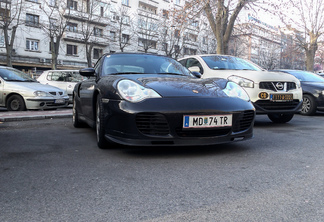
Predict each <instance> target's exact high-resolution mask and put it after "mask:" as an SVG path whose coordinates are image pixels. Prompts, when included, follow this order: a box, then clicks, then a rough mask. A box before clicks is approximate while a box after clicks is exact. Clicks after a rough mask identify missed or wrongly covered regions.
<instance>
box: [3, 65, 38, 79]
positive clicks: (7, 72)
mask: <svg viewBox="0 0 324 222" xmlns="http://www.w3.org/2000/svg"><path fill="white" fill-rule="evenodd" d="M0 76H1V78H2V79H4V80H6V81H17V82H36V80H34V79H33V78H32V77H30V76H29V75H28V74H26V73H24V72H22V71H20V70H17V69H10V68H8V69H0Z"/></svg>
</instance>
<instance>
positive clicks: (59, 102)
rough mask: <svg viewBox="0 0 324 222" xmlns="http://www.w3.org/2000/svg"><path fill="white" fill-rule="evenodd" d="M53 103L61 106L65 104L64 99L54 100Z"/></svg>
mask: <svg viewBox="0 0 324 222" xmlns="http://www.w3.org/2000/svg"><path fill="white" fill-rule="evenodd" d="M55 103H58V104H62V103H65V101H64V99H56V100H55Z"/></svg>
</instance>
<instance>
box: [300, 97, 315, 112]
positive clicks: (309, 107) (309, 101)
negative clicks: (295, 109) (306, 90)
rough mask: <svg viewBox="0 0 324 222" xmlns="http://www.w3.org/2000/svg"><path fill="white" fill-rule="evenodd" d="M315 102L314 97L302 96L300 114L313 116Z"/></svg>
mask: <svg viewBox="0 0 324 222" xmlns="http://www.w3.org/2000/svg"><path fill="white" fill-rule="evenodd" d="M316 109H317V107H316V102H315V99H314V97H312V96H310V95H304V97H303V106H302V109H301V111H300V114H302V115H305V116H311V115H314V114H315V112H316Z"/></svg>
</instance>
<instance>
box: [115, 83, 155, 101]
mask: <svg viewBox="0 0 324 222" xmlns="http://www.w3.org/2000/svg"><path fill="white" fill-rule="evenodd" d="M117 89H118V92H119V94H120V95H121V97H122V98H123V99H125V100H127V101H130V102H140V101H142V100H144V99H148V98H161V96H160V95H159V94H158V93H157V92H155V91H154V90H152V89H148V88H145V87H143V86H141V85H139V84H137V83H135V82H133V81H131V80H127V79H124V80H121V81H119V82H118V84H117Z"/></svg>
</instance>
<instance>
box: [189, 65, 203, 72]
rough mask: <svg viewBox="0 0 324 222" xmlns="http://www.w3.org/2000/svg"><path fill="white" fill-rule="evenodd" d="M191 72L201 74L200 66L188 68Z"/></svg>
mask: <svg viewBox="0 0 324 222" xmlns="http://www.w3.org/2000/svg"><path fill="white" fill-rule="evenodd" d="M188 69H189V70H190V72H200V68H199V67H198V66H192V67H189V68H188Z"/></svg>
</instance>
